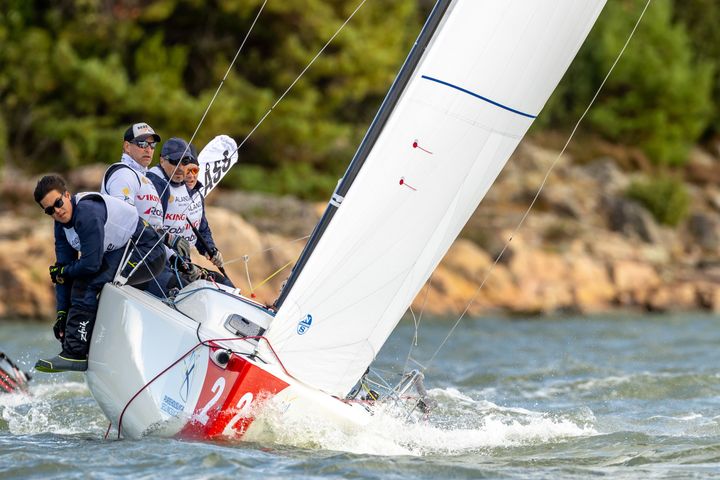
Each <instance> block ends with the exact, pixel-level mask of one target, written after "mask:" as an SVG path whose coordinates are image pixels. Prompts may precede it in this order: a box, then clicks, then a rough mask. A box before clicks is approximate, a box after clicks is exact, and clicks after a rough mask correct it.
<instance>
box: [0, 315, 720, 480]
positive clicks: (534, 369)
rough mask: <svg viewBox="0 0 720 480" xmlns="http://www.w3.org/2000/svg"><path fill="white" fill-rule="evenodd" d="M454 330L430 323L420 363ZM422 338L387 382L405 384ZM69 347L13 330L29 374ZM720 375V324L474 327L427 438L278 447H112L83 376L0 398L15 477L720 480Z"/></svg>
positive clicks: (30, 329)
mask: <svg viewBox="0 0 720 480" xmlns="http://www.w3.org/2000/svg"><path fill="white" fill-rule="evenodd" d="M450 323H451V321H450V322H449V321H447V320H446V321H440V320H423V325H421V329H420V338H419V346H418V347H417V349H416V350H415V351H414V353H413V356H414V358H416V359H417V360H418V361H420V362H423V361H426V360H427V359H429V358H430V356H431V355H432V353H433V352H434V350H435V348H436V347H437V345H438V344H439V342H440V340H441V339H442V338H443V337H444V336H445V334H446V333H447V330H448V328H449V326H450ZM413 331H414V329H413V326H412V323H411V322H403V323H402V324H401V326H400V328H399V329H398V330H397V331H396V332H395V334H393V336H392V338H391V339H390V341H389V343H388V345H387V347H386V350H385V351H384V352H383V353H382V355H381V359H380V362H379V365H378V366H379V367H381V368H382V369H384V370H395V371H399V369H401V368H402V365H403V364H404V363H405V358H406V355H407V351H408V347H409V342H410V338H411V337H412V335H413ZM56 345H57V344H56V343H55V340H54V339H53V338H52V334H51V331H50V327H49V326H48V325H40V324H35V325H33V324H30V325H28V324H20V323H9V324H8V323H5V324H2V325H1V326H0V348H1V349H3V350H5V351H6V352H7V353H8V354H9V355H10V356H11V357H12V358H13V359H15V360H16V361H17V362H18V363H20V364H22V365H23V366H24V367H25V368H26V369H29V368H30V367H31V366H32V364H33V363H34V361H35V359H36V358H37V356H38V355H40V354H42V353H53V354H54V353H56V352H55V350H56ZM719 369H720V318H718V317H711V316H699V315H683V316H629V315H624V316H615V317H582V318H552V319H548V318H545V319H533V320H501V319H492V318H486V319H477V320H468V321H465V322H464V323H463V324H462V326H461V327H460V329H459V330H458V331H457V332H456V334H455V335H454V336H453V337H452V339H451V340H450V342H449V343H448V344H447V345H446V346H445V348H444V349H443V350H442V352H441V353H440V355H439V356H438V357H437V358H436V360H435V361H434V362H433V363H432V364H431V365H430V368H429V370H428V372H427V379H426V385H427V387H428V388H429V389H430V393H431V395H432V396H433V397H434V398H435V400H437V401H438V403H439V406H438V408H437V410H436V411H435V412H434V414H433V415H432V416H431V417H430V419H429V421H428V422H427V423H413V424H407V423H403V422H402V421H400V420H398V419H395V418H392V417H389V416H385V415H379V416H377V418H376V419H375V421H374V422H373V424H371V425H370V426H369V427H368V428H365V429H363V430H362V431H358V432H340V431H337V430H336V429H332V428H327V426H323V425H318V424H317V422H308V424H305V425H275V428H274V430H275V440H274V441H268V442H263V443H242V442H230V441H227V442H213V443H198V442H187V441H179V440H174V439H164V438H145V439H143V440H139V441H131V440H122V441H117V440H103V436H104V433H105V429H106V428H107V424H108V422H107V420H106V419H105V417H104V416H103V414H102V412H101V411H100V409H99V408H98V407H97V405H96V404H95V402H94V400H93V399H92V397H91V395H90V392H89V391H88V389H87V387H86V386H85V383H84V379H83V376H82V375H80V374H55V375H47V374H40V373H37V374H36V375H35V378H34V380H33V382H32V384H33V387H32V396H21V395H5V396H0V477H2V478H27V477H37V478H40V477H42V478H73V477H76V478H81V477H82V478H85V477H88V476H90V477H92V478H107V477H117V476H132V477H145V478H154V477H158V478H159V477H173V478H239V477H241V476H247V475H253V477H254V478H260V477H267V478H288V477H297V478H377V479H381V478H382V479H387V478H398V479H399V478H402V479H406V478H433V479H434V478H523V479H525V478H552V479H556V478H583V477H590V476H598V475H602V476H607V477H610V478H712V477H717V478H720V463H719V461H720V374H719V373H718V372H719Z"/></svg>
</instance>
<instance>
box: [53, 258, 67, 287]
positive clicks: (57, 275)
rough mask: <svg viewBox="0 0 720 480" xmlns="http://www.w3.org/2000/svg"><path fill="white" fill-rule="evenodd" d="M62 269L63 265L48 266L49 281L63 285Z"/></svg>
mask: <svg viewBox="0 0 720 480" xmlns="http://www.w3.org/2000/svg"><path fill="white" fill-rule="evenodd" d="M64 268H65V266H64V265H58V264H57V263H56V264H55V265H50V280H52V282H53V283H56V284H60V285H62V284H63V283H65V277H63V269H64Z"/></svg>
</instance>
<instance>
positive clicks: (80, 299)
mask: <svg viewBox="0 0 720 480" xmlns="http://www.w3.org/2000/svg"><path fill="white" fill-rule="evenodd" d="M34 195H35V201H36V202H37V203H38V204H40V207H41V208H42V209H43V210H44V211H45V213H46V214H47V215H50V216H52V218H53V220H55V256H56V262H55V264H54V265H51V266H50V279H51V280H52V282H53V283H54V284H55V296H56V305H57V320H56V323H55V326H54V327H53V330H54V332H55V337H56V338H57V339H58V340H60V342H61V343H62V352H60V354H58V355H56V356H55V357H53V358H51V359H49V360H44V359H40V360H38V361H37V363H36V365H35V368H36V369H37V370H39V371H42V372H50V373H52V372H59V371H66V370H74V371H85V370H87V365H88V363H87V354H88V352H89V349H90V339H91V336H92V331H93V326H94V324H95V315H96V313H97V308H98V296H99V294H100V291H101V290H102V287H103V285H104V284H105V283H108V282H111V281H113V278H114V277H115V274H116V273H117V271H118V270H119V267H120V263H121V262H122V261H123V257H124V255H125V251H126V246H127V244H128V242H131V248H129V249H128V250H129V252H130V256H129V258H128V259H127V260H126V263H125V265H124V266H123V269H122V270H121V272H120V273H121V276H122V277H125V278H128V277H129V278H128V280H127V282H126V283H127V284H129V285H138V284H142V283H144V282H147V281H148V280H151V279H152V278H154V276H156V275H157V274H158V273H159V272H160V271H162V269H163V267H164V265H165V251H164V247H163V245H162V243H161V242H160V237H159V235H158V233H157V232H156V231H155V230H154V229H153V228H152V227H150V225H149V224H148V223H147V222H146V221H145V220H143V219H141V218H140V217H139V215H138V212H137V210H136V209H135V207H134V206H132V205H129V204H127V203H125V202H123V201H122V200H119V199H117V198H114V197H111V196H109V195H103V194H100V193H78V194H77V195H72V194H71V193H70V192H69V191H68V189H67V187H66V185H65V181H64V180H63V179H62V178H61V177H59V176H57V175H47V176H45V177H43V178H41V179H40V181H39V182H38V183H37V185H36V187H35V194H34ZM78 253H79V256H78ZM141 259H144V260H143V261H142V263H140V260H141ZM138 264H139V266H138ZM136 266H137V268H136Z"/></svg>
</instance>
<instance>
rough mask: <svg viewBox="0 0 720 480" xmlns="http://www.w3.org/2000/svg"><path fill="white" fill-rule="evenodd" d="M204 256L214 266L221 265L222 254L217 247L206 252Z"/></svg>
mask: <svg viewBox="0 0 720 480" xmlns="http://www.w3.org/2000/svg"><path fill="white" fill-rule="evenodd" d="M206 256H207V258H208V259H209V260H210V261H211V262H212V263H213V265H215V266H216V267H218V268H222V267H223V257H222V254H221V253H220V250H218V249H217V248H216V249H214V250H213V251H211V252H210V253H208V254H207V255H206Z"/></svg>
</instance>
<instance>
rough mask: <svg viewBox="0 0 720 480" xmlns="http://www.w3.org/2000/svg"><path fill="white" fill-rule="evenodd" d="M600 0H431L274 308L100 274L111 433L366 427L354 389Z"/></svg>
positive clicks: (211, 291)
mask: <svg viewBox="0 0 720 480" xmlns="http://www.w3.org/2000/svg"><path fill="white" fill-rule="evenodd" d="M604 4H605V0H503V1H499V0H440V1H438V2H437V3H436V4H435V6H434V8H433V10H432V11H431V13H430V15H429V17H428V19H427V20H426V22H425V24H424V26H423V28H422V31H421V32H420V34H419V36H418V38H417V40H416V42H415V44H414V46H413V48H412V50H411V51H410V53H409V55H408V57H407V59H406V60H405V62H404V64H403V66H402V68H401V69H400V71H399V73H398V75H397V77H396V79H395V81H394V82H393V84H392V86H391V88H390V90H389V92H388V94H387V96H386V98H385V100H384V101H383V103H382V105H381V107H380V110H379V111H378V113H377V114H376V116H375V118H374V120H373V122H372V124H371V125H370V127H369V129H368V131H367V133H366V135H365V137H364V138H363V140H362V142H361V144H360V146H359V148H358V150H357V153H356V154H355V156H354V158H353V159H352V161H351V163H350V165H349V167H348V169H347V171H346V173H345V175H344V176H343V177H342V179H341V180H340V181H339V183H338V186H337V188H336V189H335V191H334V192H333V193H332V195H331V198H330V200H329V202H328V205H327V209H326V210H325V213H324V214H323V216H322V218H321V220H320V221H319V223H318V224H317V226H316V227H315V229H314V231H313V233H312V235H311V237H310V239H309V240H308V243H307V245H306V247H305V249H304V250H303V252H302V254H301V255H300V258H299V259H298V261H297V262H296V264H295V266H294V268H293V270H292V273H291V275H290V277H289V279H288V281H287V282H286V285H285V286H284V288H283V289H282V291H281V293H280V296H279V298H278V300H277V301H276V303H275V305H274V306H272V307H267V306H265V305H262V304H259V303H257V302H255V301H254V300H253V299H251V298H246V297H244V296H242V295H241V294H239V293H238V291H236V290H232V289H229V288H226V287H223V286H217V285H215V284H211V283H208V282H205V281H202V280H201V281H197V282H194V283H192V284H190V285H188V286H187V287H185V288H184V289H183V290H182V291H180V292H179V293H178V294H177V295H176V296H175V297H174V298H173V299H171V300H169V301H168V300H165V301H163V300H161V299H158V298H155V297H152V296H151V295H149V294H147V293H145V292H141V291H138V290H136V289H134V288H133V287H130V286H127V285H122V283H121V282H116V283H115V284H108V285H106V286H105V287H104V289H103V291H102V295H101V298H100V307H99V311H98V316H97V323H96V326H95V331H94V334H93V339H92V343H91V348H90V356H89V369H88V371H87V381H88V385H89V387H90V390H91V392H92V394H93V396H94V397H95V399H96V400H97V402H98V403H99V405H100V407H101V408H102V410H103V411H104V413H105V415H107V417H108V418H109V419H110V420H111V422H113V424H114V425H115V426H116V428H117V429H118V435H119V434H120V433H122V435H124V436H126V437H130V438H137V437H141V436H143V435H147V434H151V433H158V434H163V435H178V436H181V437H185V436H190V437H193V438H215V437H217V436H230V437H234V438H243V437H245V436H247V435H249V434H250V433H252V432H253V429H257V428H263V427H262V425H259V422H253V420H254V418H255V416H256V414H257V412H258V411H259V409H261V408H262V407H263V405H265V404H267V402H270V401H272V402H273V404H274V405H275V406H276V408H277V406H278V405H279V408H278V410H279V411H280V412H282V419H291V418H293V417H297V418H301V417H304V416H308V415H321V416H322V418H324V419H325V420H326V421H329V422H332V423H333V424H335V425H337V426H338V428H344V427H345V426H349V427H355V426H362V425H364V424H366V423H367V422H368V421H369V418H370V416H371V415H372V407H371V406H369V405H368V402H366V401H357V400H358V399H359V397H357V396H355V395H354V394H351V392H352V391H353V388H354V387H355V385H356V384H357V383H358V381H359V380H361V379H362V377H363V375H364V374H365V372H366V371H367V369H368V366H369V365H370V364H371V363H372V361H373V359H374V358H375V357H376V355H377V354H378V352H379V350H380V349H381V348H382V346H383V344H384V343H385V341H386V340H387V338H388V337H389V335H390V334H391V332H392V331H393V329H394V328H395V327H396V325H397V324H398V322H399V321H400V319H401V317H402V315H403V314H404V313H405V312H406V310H407V309H408V308H409V306H410V304H411V302H412V300H413V298H414V297H415V296H416V294H417V293H418V292H419V291H420V289H421V288H422V286H423V285H424V284H425V282H426V281H427V280H428V278H429V276H430V275H431V273H432V272H433V270H434V269H435V268H436V267H437V265H438V263H439V262H440V260H441V258H442V257H443V255H444V254H445V253H446V252H447V250H448V249H449V247H450V245H451V244H452V242H453V241H454V239H455V238H456V237H457V236H458V234H459V233H460V230H461V229H462V227H463V226H464V224H465V223H466V222H467V220H468V219H469V217H470V215H471V214H472V213H473V211H474V210H475V208H476V207H477V205H478V204H479V203H480V201H481V200H482V198H483V197H484V196H485V194H486V192H487V191H488V189H489V188H490V186H491V185H492V183H493V181H494V180H495V179H496V177H497V176H498V174H499V173H500V171H501V169H502V168H503V166H504V165H505V163H506V162H507V159H508V158H509V157H510V155H511V154H512V152H513V151H514V150H515V148H516V147H517V145H518V143H519V142H520V140H521V139H522V138H523V136H524V135H525V133H526V132H527V130H528V128H529V127H530V125H531V124H532V122H533V120H534V119H535V118H536V116H537V115H538V114H539V112H540V110H541V109H542V107H543V106H544V104H545V102H546V101H547V99H548V97H549V96H550V94H551V93H552V91H553V90H554V88H555V87H556V86H557V83H558V82H559V80H560V78H561V77H562V75H563V74H564V72H565V71H566V69H567V68H568V66H569V64H570V63H571V61H572V59H573V58H574V56H575V55H576V53H577V51H578V49H579V48H580V46H581V44H582V43H583V42H584V40H585V38H586V36H587V35H588V33H589V31H590V29H591V28H592V26H593V24H594V22H595V20H596V19H597V17H598V15H599V14H600V12H601V10H602V8H603V6H604ZM226 160H227V159H226ZM409 383H411V382H410V381H405V383H404V384H403V385H404V386H401V387H399V388H405V387H407V386H408V385H409ZM396 391H397V390H396ZM373 393H374V392H373ZM363 398H366V399H367V397H363ZM369 400H375V396H371V398H369Z"/></svg>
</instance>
